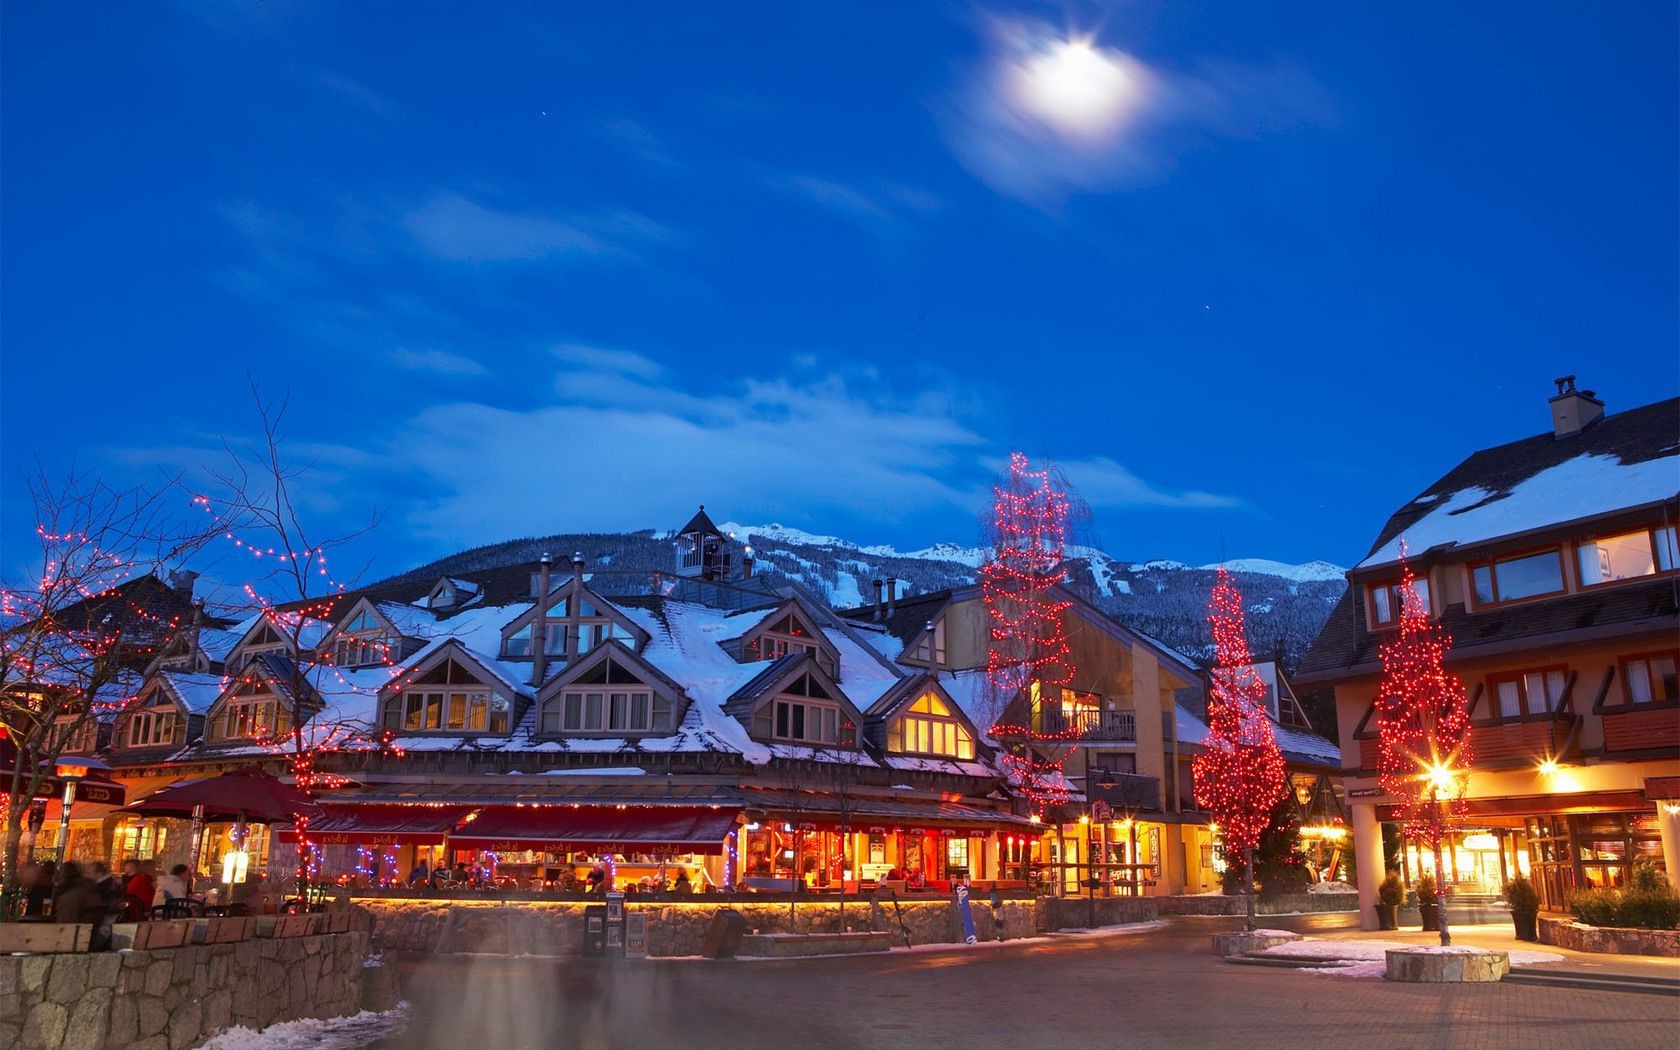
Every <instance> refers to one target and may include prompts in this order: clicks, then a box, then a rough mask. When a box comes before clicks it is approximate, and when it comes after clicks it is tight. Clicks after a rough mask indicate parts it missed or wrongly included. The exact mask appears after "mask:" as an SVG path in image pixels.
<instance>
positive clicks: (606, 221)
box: [403, 193, 671, 263]
mask: <svg viewBox="0 0 1680 1050" xmlns="http://www.w3.org/2000/svg"><path fill="white" fill-rule="evenodd" d="M403 226H404V227H405V228H406V229H407V231H408V232H409V234H410V235H411V236H412V237H413V238H414V243H415V244H416V246H417V247H418V248H419V249H420V250H421V251H422V252H424V253H425V254H427V255H428V256H431V257H432V258H435V259H441V260H443V261H446V262H472V263H483V262H517V261H531V260H538V259H555V258H577V257H584V258H593V259H601V258H607V257H615V256H616V257H623V258H630V257H633V256H634V255H635V246H636V245H637V244H638V243H639V242H645V241H651V240H663V239H668V238H669V236H670V233H671V231H670V230H669V229H668V228H666V227H665V226H663V225H661V224H659V223H657V222H655V221H653V220H652V219H649V218H648V217H647V216H645V215H641V214H639V213H637V212H634V211H629V210H627V209H621V208H612V209H606V210H602V211H599V212H595V213H593V214H586V215H577V216H565V217H561V216H555V215H547V214H543V213H537V212H516V211H502V210H499V209H496V208H492V207H488V206H486V205H484V204H480V203H479V202H477V201H474V200H471V199H470V198H467V197H464V196H461V195H459V194H455V193H439V194H437V195H435V196H433V197H431V198H430V199H429V200H427V201H425V202H424V203H422V204H421V205H420V206H419V207H417V208H415V209H414V210H412V211H410V212H409V213H408V214H407V215H406V216H405V217H404V219H403Z"/></svg>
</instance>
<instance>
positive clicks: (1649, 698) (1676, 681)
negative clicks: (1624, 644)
mask: <svg viewBox="0 0 1680 1050" xmlns="http://www.w3.org/2000/svg"><path fill="white" fill-rule="evenodd" d="M1675 663H1676V661H1675V656H1674V654H1673V653H1653V654H1650V655H1648V656H1630V657H1628V658H1626V659H1624V660H1623V661H1622V681H1623V682H1624V683H1625V689H1626V691H1627V699H1628V702H1629V703H1633V704H1649V703H1653V702H1655V703H1661V702H1666V701H1671V700H1680V677H1677V676H1676V674H1675Z"/></svg>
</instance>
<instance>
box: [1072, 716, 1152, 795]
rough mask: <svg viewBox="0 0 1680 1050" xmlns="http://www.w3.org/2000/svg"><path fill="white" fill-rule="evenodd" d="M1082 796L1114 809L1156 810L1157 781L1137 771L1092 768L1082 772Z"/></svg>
mask: <svg viewBox="0 0 1680 1050" xmlns="http://www.w3.org/2000/svg"><path fill="white" fill-rule="evenodd" d="M1129 713H1130V712H1128V714H1129ZM1085 797H1086V798H1087V799H1089V800H1091V801H1092V802H1106V803H1107V804H1108V806H1109V808H1110V809H1111V810H1113V811H1115V812H1116V813H1153V812H1159V811H1160V809H1161V781H1160V779H1159V778H1157V777H1148V776H1144V775H1142V774H1141V773H1113V772H1110V771H1108V770H1106V769H1093V770H1091V771H1090V772H1089V773H1087V774H1086V778H1085Z"/></svg>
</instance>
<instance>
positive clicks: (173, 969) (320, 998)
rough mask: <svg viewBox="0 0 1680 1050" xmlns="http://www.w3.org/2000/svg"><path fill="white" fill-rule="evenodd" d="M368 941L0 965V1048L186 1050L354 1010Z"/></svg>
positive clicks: (329, 938)
mask: <svg viewBox="0 0 1680 1050" xmlns="http://www.w3.org/2000/svg"><path fill="white" fill-rule="evenodd" d="M367 957H368V935H367V934H365V933H359V932H358V933H338V934H329V935H324V936H317V937H293V938H286V939H278V940H275V939H263V940H250V941H239V942H236V943H233V944H203V945H190V946H187V947H183V948H162V949H157V950H153V951H124V952H93V953H81V952H79V953H64V954H55V955H45V954H42V955H9V956H0V1047H13V1046H15V1047H19V1048H21V1050H187V1048H188V1047H195V1046H198V1045H199V1044H200V1043H203V1042H204V1041H205V1040H206V1039H208V1038H210V1037H211V1036H212V1035H215V1034H216V1033H217V1032H219V1031H222V1030H223V1029H226V1028H231V1027H233V1026H235V1025H244V1026H245V1027H247V1028H253V1029H258V1028H266V1027H268V1026H269V1025H271V1024H275V1023H276V1022H279V1021H291V1020H296V1019H297V1018H300V1017H341V1016H344V1015H346V1014H353V1013H356V1012H357V1011H359V1010H360V1009H361V1008H362V978H363V965H362V964H363V963H364V962H365V961H366V960H367Z"/></svg>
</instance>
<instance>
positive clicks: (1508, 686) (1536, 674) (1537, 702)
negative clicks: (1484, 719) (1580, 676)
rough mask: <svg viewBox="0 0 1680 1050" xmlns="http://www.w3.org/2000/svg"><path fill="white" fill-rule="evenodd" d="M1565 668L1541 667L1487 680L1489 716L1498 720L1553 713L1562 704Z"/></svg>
mask: <svg viewBox="0 0 1680 1050" xmlns="http://www.w3.org/2000/svg"><path fill="white" fill-rule="evenodd" d="M1566 679H1567V668H1563V667H1544V668H1537V669H1535V670H1532V671H1518V672H1516V673H1514V674H1509V675H1499V676H1496V677H1493V678H1489V679H1488V692H1489V693H1490V694H1491V701H1492V713H1493V715H1494V716H1495V717H1497V718H1500V719H1516V718H1521V717H1523V716H1524V715H1542V714H1556V713H1557V710H1558V705H1559V704H1561V703H1562V702H1563V690H1564V686H1565V684H1566Z"/></svg>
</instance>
